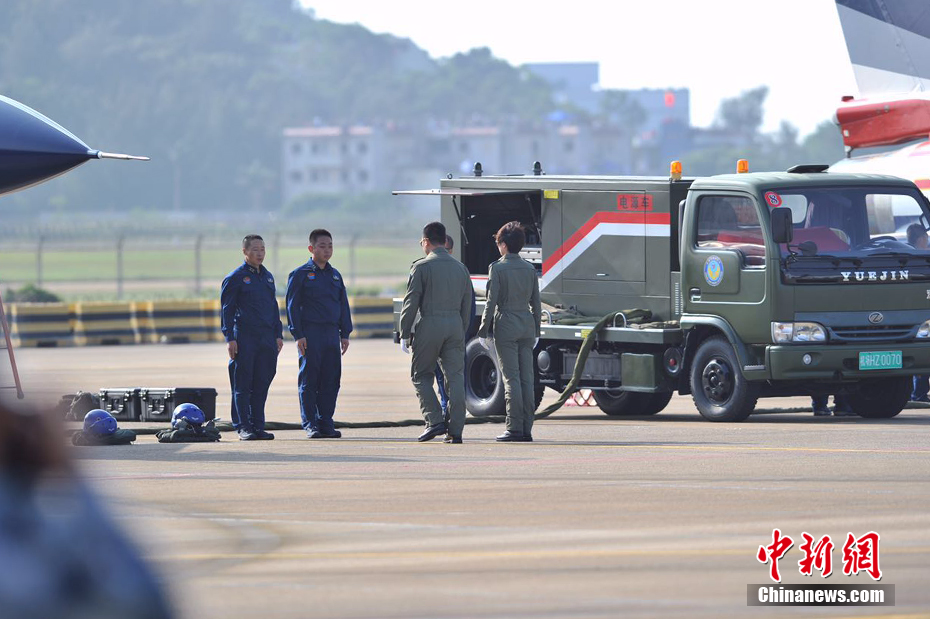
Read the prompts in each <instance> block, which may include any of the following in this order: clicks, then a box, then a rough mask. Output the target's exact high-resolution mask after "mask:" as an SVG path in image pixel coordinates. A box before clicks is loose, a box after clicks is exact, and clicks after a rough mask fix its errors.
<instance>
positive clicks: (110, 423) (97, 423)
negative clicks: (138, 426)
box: [84, 408, 116, 436]
mask: <svg viewBox="0 0 930 619" xmlns="http://www.w3.org/2000/svg"><path fill="white" fill-rule="evenodd" d="M84 431H85V432H87V433H88V434H93V435H94V436H110V435H111V434H113V433H114V432H116V417H114V416H113V415H111V414H110V413H108V412H107V411H105V410H103V409H100V408H95V409H94V410H92V411H90V412H89V413H87V414H86V415H84Z"/></svg>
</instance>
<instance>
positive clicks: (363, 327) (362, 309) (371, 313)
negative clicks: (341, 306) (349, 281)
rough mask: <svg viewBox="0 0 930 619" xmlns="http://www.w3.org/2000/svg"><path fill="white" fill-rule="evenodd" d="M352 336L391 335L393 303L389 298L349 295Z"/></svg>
mask: <svg viewBox="0 0 930 619" xmlns="http://www.w3.org/2000/svg"><path fill="white" fill-rule="evenodd" d="M349 309H350V310H352V327H353V331H352V335H353V336H354V337H360V338H368V337H391V335H392V334H393V333H394V304H393V302H392V301H391V299H381V298H377V297H350V298H349Z"/></svg>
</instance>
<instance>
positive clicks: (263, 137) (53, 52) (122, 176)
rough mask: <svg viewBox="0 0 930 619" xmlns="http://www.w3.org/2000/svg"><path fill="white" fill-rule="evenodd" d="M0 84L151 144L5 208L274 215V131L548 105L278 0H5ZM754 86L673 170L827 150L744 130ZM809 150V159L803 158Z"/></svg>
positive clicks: (609, 98)
mask: <svg viewBox="0 0 930 619" xmlns="http://www.w3.org/2000/svg"><path fill="white" fill-rule="evenodd" d="M0 93H2V94H4V95H7V96H9V97H12V98H14V99H17V100H19V101H22V102H23V103H25V104H27V105H29V106H31V107H33V108H35V109H37V110H39V111H40V112H42V113H44V114H46V115H47V116H49V117H50V118H52V119H54V120H56V121H57V122H59V123H61V124H62V125H63V126H65V127H67V128H68V129H70V130H71V131H73V132H74V133H75V134H77V135H78V136H79V137H81V138H82V139H84V140H85V141H86V142H87V143H88V145H89V146H91V147H92V148H98V149H101V150H108V151H116V152H128V153H133V154H141V155H148V156H150V157H151V158H152V161H151V162H149V163H146V164H140V165H136V164H118V163H112V162H111V163H97V164H91V165H88V166H86V167H85V168H83V169H82V170H80V172H78V173H72V174H68V175H65V176H63V177H62V178H60V179H57V180H55V181H54V182H52V183H48V184H45V185H42V186H39V187H36V188H34V189H31V190H30V191H28V192H23V193H19V194H14V195H12V196H8V197H6V198H4V200H3V202H2V204H0V209H2V211H3V212H5V213H7V214H10V215H15V214H17V213H20V214H22V213H29V214H36V213H45V214H48V213H52V214H56V213H57V214H62V215H63V214H67V213H75V212H81V211H85V212H101V211H102V212H113V213H121V214H123V215H126V214H142V213H150V212H158V213H164V212H166V211H167V212H171V211H179V212H180V211H209V212H225V213H259V212H272V211H274V212H277V211H278V210H279V209H280V208H281V206H282V205H281V198H280V174H281V173H280V165H281V162H280V157H281V131H282V129H283V128H284V127H289V126H305V125H312V124H315V123H321V124H327V125H343V124H351V123H366V124H367V123H423V122H427V121H429V120H440V121H448V122H451V123H476V122H489V123H500V122H509V121H515V122H518V121H532V122H540V121H543V120H544V119H545V118H546V117H547V115H549V114H551V113H552V112H553V110H555V109H556V108H557V106H556V105H555V103H554V101H553V94H552V92H551V90H550V88H549V86H548V84H547V83H546V82H544V81H543V80H542V79H541V78H539V77H536V76H534V75H533V74H531V73H530V72H529V71H528V70H526V69H524V68H520V67H513V66H511V65H509V64H508V63H506V62H504V61H502V60H500V59H498V58H495V57H494V56H493V54H492V53H491V51H490V50H489V49H486V48H478V49H473V50H470V51H468V52H466V53H461V54H457V55H455V56H452V57H450V58H440V59H434V58H431V57H430V56H429V55H428V54H427V53H426V52H425V51H423V50H421V49H419V48H418V47H417V46H416V45H414V44H413V43H412V42H411V41H409V40H406V39H400V38H397V37H394V36H391V35H376V34H373V33H371V32H369V31H368V30H366V29H364V28H362V27H361V26H358V25H341V24H335V23H332V22H327V21H324V20H320V19H316V18H315V17H314V15H313V13H312V11H309V10H301V9H299V8H295V3H293V2H292V0H235V1H230V0H145V1H144V2H139V1H122V0H82V1H81V2H74V1H73V0H5V2H4V10H3V19H2V20H0ZM765 96H766V91H765V89H764V87H762V88H760V89H757V90H754V91H750V92H748V93H745V94H744V95H743V96H741V97H739V98H737V99H735V100H726V101H724V102H723V103H722V105H721V108H720V113H719V118H718V128H720V129H721V130H726V131H731V132H733V131H735V132H739V133H740V135H743V136H744V139H745V144H746V147H745V148H741V149H740V152H739V153H736V152H731V151H733V149H721V148H716V149H709V150H707V151H706V152H694V153H691V154H690V155H689V156H688V158H687V160H688V162H689V167H688V170H689V173H692V174H706V173H716V172H720V171H726V170H729V169H731V168H732V165H733V163H732V162H733V160H734V159H735V158H736V156H746V155H749V156H751V157H752V158H753V160H754V166H753V167H754V169H763V168H765V167H774V168H783V167H785V165H786V164H789V165H790V164H792V163H795V162H797V161H801V160H817V161H833V160H835V159H838V158H839V157H841V156H842V150H841V148H840V147H839V139H838V138H839V136H838V133H836V129H835V127H832V126H830V125H824V126H823V127H822V128H821V130H819V131H818V132H817V133H816V134H814V136H811V137H810V138H808V139H806V140H805V141H802V142H800V143H799V141H798V135H797V131H796V130H795V129H794V128H793V127H791V126H790V125H787V124H786V125H784V126H783V127H782V130H781V131H779V132H778V133H777V134H775V135H772V136H769V135H763V134H761V133H760V131H759V128H760V126H761V121H762V112H763V105H764V101H765ZM561 107H562V108H565V106H564V105H562V106H561ZM603 107H604V109H603V112H602V118H601V120H606V121H609V122H615V123H620V124H621V125H624V126H625V127H626V128H627V129H628V133H630V135H632V134H633V133H634V131H635V128H636V126H637V123H640V122H642V111H641V110H637V109H636V108H635V107H634V106H630V105H629V102H628V101H626V100H625V98H624V95H623V92H622V91H608V92H605V97H604V106H603ZM569 112H572V113H573V115H574V117H576V118H578V117H583V116H584V114H583V113H580V112H579V111H578V110H571V109H570V106H569ZM811 140H812V141H811ZM809 141H810V143H808V142H809ZM817 149H819V150H820V151H822V153H824V154H826V158H824V157H821V158H816V157H815V158H813V159H812V158H811V157H810V156H808V153H809V151H812V150H813V151H817ZM747 151H748V152H747ZM819 154H821V153H818V155H819ZM663 172H664V170H654V171H652V173H663Z"/></svg>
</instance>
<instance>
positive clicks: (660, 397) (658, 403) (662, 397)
mask: <svg viewBox="0 0 930 619" xmlns="http://www.w3.org/2000/svg"><path fill="white" fill-rule="evenodd" d="M649 395H650V399H649V403H648V404H647V405H646V410H647V411H648V412H645V413H643V415H655V414H656V413H661V412H662V411H664V410H665V407H666V406H668V403H669V402H671V401H672V395H674V394H673V393H672V392H671V391H666V392H664V393H661V392H660V393H650V394H649Z"/></svg>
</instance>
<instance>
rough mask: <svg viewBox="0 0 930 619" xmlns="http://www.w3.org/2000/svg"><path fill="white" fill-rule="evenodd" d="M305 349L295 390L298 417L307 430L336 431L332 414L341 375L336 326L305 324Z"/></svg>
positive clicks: (330, 432)
mask: <svg viewBox="0 0 930 619" xmlns="http://www.w3.org/2000/svg"><path fill="white" fill-rule="evenodd" d="M304 332H305V336H306V338H307V351H306V353H304V354H303V355H301V356H300V371H299V373H298V375H297V393H298V395H299V397H300V421H301V424H302V425H303V427H304V430H306V431H307V432H312V431H314V430H317V431H319V432H322V433H323V434H332V433H333V432H334V431H335V429H336V428H335V425H334V424H333V415H334V414H335V412H336V398H337V396H338V395H339V382H340V380H341V379H342V346H341V344H340V339H339V328H338V327H336V326H333V325H314V324H311V325H306V326H305V327H304Z"/></svg>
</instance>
